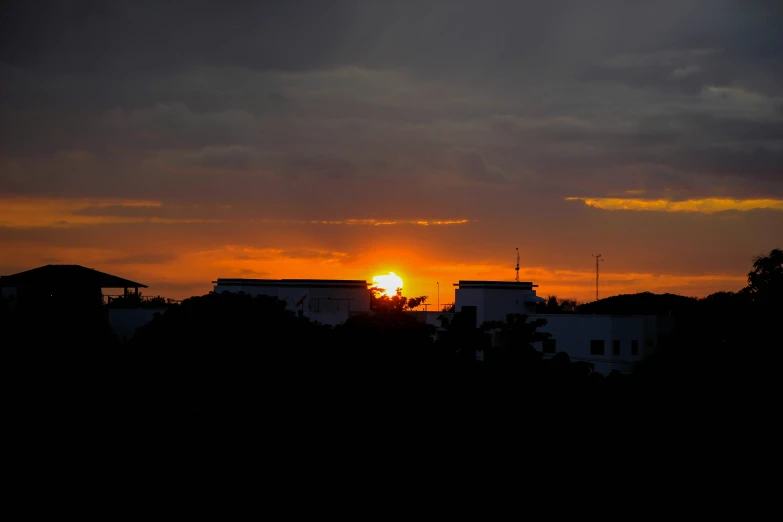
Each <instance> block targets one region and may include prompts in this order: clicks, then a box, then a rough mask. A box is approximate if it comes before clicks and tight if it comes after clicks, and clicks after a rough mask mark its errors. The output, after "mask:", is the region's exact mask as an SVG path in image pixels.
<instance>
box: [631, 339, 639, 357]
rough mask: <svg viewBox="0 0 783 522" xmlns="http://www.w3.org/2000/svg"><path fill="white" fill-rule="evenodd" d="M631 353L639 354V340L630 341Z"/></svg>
mask: <svg viewBox="0 0 783 522" xmlns="http://www.w3.org/2000/svg"><path fill="white" fill-rule="evenodd" d="M631 355H639V341H631Z"/></svg>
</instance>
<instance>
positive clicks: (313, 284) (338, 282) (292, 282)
mask: <svg viewBox="0 0 783 522" xmlns="http://www.w3.org/2000/svg"><path fill="white" fill-rule="evenodd" d="M212 283H213V284H216V285H219V286H220V285H222V286H284V287H308V288H363V289H366V288H367V287H368V283H367V281H365V280H362V279H218V280H217V281H212Z"/></svg>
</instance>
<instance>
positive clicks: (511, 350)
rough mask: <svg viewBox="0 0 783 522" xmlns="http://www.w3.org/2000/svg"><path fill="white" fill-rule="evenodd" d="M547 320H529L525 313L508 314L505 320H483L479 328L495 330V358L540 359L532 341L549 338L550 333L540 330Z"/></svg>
mask: <svg viewBox="0 0 783 522" xmlns="http://www.w3.org/2000/svg"><path fill="white" fill-rule="evenodd" d="M546 324H547V320H546V319H543V318H539V319H534V320H532V321H530V320H529V316H528V315H527V314H508V315H507V316H506V320H505V321H485V322H484V323H483V324H482V325H481V330H482V331H485V332H491V331H495V332H496V333H495V338H496V343H495V348H496V349H495V350H493V351H495V352H496V358H498V359H500V360H503V361H510V360H513V361H519V360H522V359H540V356H541V354H540V353H539V352H538V351H537V350H536V349H535V348H534V347H533V344H534V343H537V342H543V341H545V340H546V339H550V338H551V337H552V334H550V333H549V332H540V331H538V329H539V328H541V327H542V326H545V325H546Z"/></svg>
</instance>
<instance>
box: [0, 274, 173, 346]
mask: <svg viewBox="0 0 783 522" xmlns="http://www.w3.org/2000/svg"><path fill="white" fill-rule="evenodd" d="M140 288H147V285H144V284H142V283H137V282H136V281H131V280H130V279H124V278H122V277H118V276H115V275H111V274H107V273H105V272H100V271H98V270H94V269H92V268H87V267H84V266H80V265H46V266H42V267H39V268H33V269H32V270H27V271H25V272H19V273H18V274H13V275H9V276H0V295H2V297H4V298H6V299H8V300H9V301H10V304H11V307H13V308H18V309H20V310H22V309H25V310H36V311H45V312H46V313H51V312H55V313H56V316H59V317H61V318H65V317H69V316H72V315H73V314H77V315H80V314H84V313H93V312H95V313H96V314H99V316H102V317H104V318H105V320H107V321H108V325H109V327H110V328H111V329H112V330H113V331H114V333H115V334H116V335H117V337H118V338H119V339H121V340H127V339H129V338H130V337H131V336H132V335H133V334H134V332H135V331H136V329H137V328H138V327H139V326H142V325H145V324H147V323H149V322H150V321H151V320H152V318H153V317H154V315H155V314H156V313H162V312H163V311H165V310H164V309H155V308H150V307H141V306H138V307H136V306H133V305H132V303H133V301H131V305H130V306H124V307H122V308H112V307H105V306H102V305H104V304H108V303H109V302H110V301H111V300H112V298H113V297H119V296H125V297H128V296H139V289H140ZM107 290H108V292H106V291H107Z"/></svg>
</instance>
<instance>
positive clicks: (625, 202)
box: [566, 197, 783, 214]
mask: <svg viewBox="0 0 783 522" xmlns="http://www.w3.org/2000/svg"><path fill="white" fill-rule="evenodd" d="M566 201H583V202H584V203H585V205H587V206H589V207H594V208H600V209H603V210H648V211H654V212H699V213H702V214H714V213H716V212H724V211H726V210H739V211H746V210H755V209H772V210H783V200H780V199H730V198H703V199H688V200H684V201H670V200H667V199H631V198H578V197H571V198H566Z"/></svg>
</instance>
